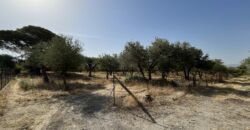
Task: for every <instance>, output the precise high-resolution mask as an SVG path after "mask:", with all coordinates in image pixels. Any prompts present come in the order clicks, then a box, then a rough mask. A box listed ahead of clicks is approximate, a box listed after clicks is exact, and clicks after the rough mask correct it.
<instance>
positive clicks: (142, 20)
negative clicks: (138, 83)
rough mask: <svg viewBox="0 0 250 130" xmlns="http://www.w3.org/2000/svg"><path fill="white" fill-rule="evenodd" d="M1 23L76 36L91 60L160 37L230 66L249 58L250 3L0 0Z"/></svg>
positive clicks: (235, 0) (226, 0)
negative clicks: (201, 52)
mask: <svg viewBox="0 0 250 130" xmlns="http://www.w3.org/2000/svg"><path fill="white" fill-rule="evenodd" d="M0 19H1V22H0V23H1V24H0V30H3V29H16V28H20V27H22V26H25V25H37V26H42V27H45V28H47V29H49V30H52V31H54V32H56V33H59V34H65V35H71V36H73V37H74V38H77V39H79V40H80V41H81V42H82V43H83V44H84V45H83V48H84V52H83V54H85V55H88V56H98V55H101V54H104V53H109V54H112V53H119V52H121V51H122V50H123V48H124V45H125V43H126V42H127V41H131V40H138V41H140V42H141V43H142V44H144V45H145V46H147V45H149V44H150V43H151V42H152V41H153V40H154V38H155V37H161V38H166V39H168V40H169V41H171V42H176V41H188V42H190V43H191V44H192V45H193V46H196V47H198V48H201V49H203V51H204V52H205V53H208V54H209V55H210V57H211V58H220V59H222V60H223V61H224V62H225V63H226V64H227V65H230V64H239V63H240V61H241V60H242V59H244V58H246V57H248V56H250V53H249V50H250V0H0ZM2 52H3V51H2Z"/></svg>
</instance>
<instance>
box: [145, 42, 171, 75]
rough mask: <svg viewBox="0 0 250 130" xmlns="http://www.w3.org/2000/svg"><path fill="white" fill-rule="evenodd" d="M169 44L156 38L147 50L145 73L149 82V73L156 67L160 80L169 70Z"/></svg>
mask: <svg viewBox="0 0 250 130" xmlns="http://www.w3.org/2000/svg"><path fill="white" fill-rule="evenodd" d="M170 53H171V51H170V43H169V41H168V40H166V39H161V38H156V39H155V41H154V42H152V44H151V46H149V47H148V48H147V58H148V59H147V71H148V79H149V80H151V79H152V76H151V73H152V71H153V69H154V68H155V66H158V69H159V70H160V71H161V73H162V78H163V79H164V78H165V76H166V73H167V72H169V69H170V55H171V54H170Z"/></svg>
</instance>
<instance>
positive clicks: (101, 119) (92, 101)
mask: <svg viewBox="0 0 250 130" xmlns="http://www.w3.org/2000/svg"><path fill="white" fill-rule="evenodd" d="M9 87H10V88H9V89H10V90H9V91H8V103H7V110H6V112H5V113H4V115H3V116H2V117H1V119H0V129H1V130H2V129H4V130H23V129H27V130H28V129H32V130H82V129H87V130H128V129H129V130H138V129H143V130H152V129H155V130H158V129H159V130H164V129H176V130H182V129H187V130H207V129H209V130H210V129H220V130H221V129H223V130H224V129H226V130H227V129H239V130H249V129H250V124H249V122H250V102H249V101H248V100H249V98H248V97H244V100H243V98H242V97H241V98H240V97H238V96H237V95H223V96H222V97H223V98H222V97H221V96H204V95H193V94H187V95H185V96H180V97H181V98H179V99H177V100H173V97H174V96H176V95H179V92H174V93H173V94H170V95H164V96H159V97H158V99H157V100H158V101H159V103H157V105H155V106H153V107H152V106H150V105H149V106H146V109H147V110H148V112H149V113H150V114H151V115H152V116H153V118H154V119H155V120H156V122H157V123H152V122H151V121H150V120H149V118H148V117H147V115H146V114H145V113H143V112H142V111H141V109H139V108H132V109H129V108H118V107H113V106H112V97H111V96H110V90H111V89H110V85H109V86H105V87H104V88H102V89H96V90H91V91H84V92H81V93H76V94H65V95H59V94H57V96H50V95H49V94H48V93H53V94H54V93H58V92H48V91H27V92H25V91H21V90H20V88H19V85H18V81H16V82H15V83H14V85H12V86H9ZM34 94H35V96H34ZM54 95H55V94H54ZM35 97H38V98H35ZM236 97H237V98H236Z"/></svg>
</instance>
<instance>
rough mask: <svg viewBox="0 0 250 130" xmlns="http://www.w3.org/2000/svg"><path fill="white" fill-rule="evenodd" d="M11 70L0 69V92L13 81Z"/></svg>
mask: <svg viewBox="0 0 250 130" xmlns="http://www.w3.org/2000/svg"><path fill="white" fill-rule="evenodd" d="M13 77H14V73H13V70H9V69H0V91H1V90H2V89H3V88H4V87H5V86H6V85H7V84H8V83H9V82H10V80H11V79H13Z"/></svg>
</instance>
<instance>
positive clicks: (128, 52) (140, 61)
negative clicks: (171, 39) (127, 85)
mask: <svg viewBox="0 0 250 130" xmlns="http://www.w3.org/2000/svg"><path fill="white" fill-rule="evenodd" d="M122 53H123V54H124V55H125V56H126V61H129V62H128V63H132V64H135V65H136V66H137V67H138V70H139V71H140V73H141V75H142V77H143V78H145V74H144V69H145V66H146V60H147V51H146V50H145V48H144V47H143V46H142V45H141V44H140V42H138V41H136V42H128V43H127V45H126V46H125V49H124V51H123V52H122Z"/></svg>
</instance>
